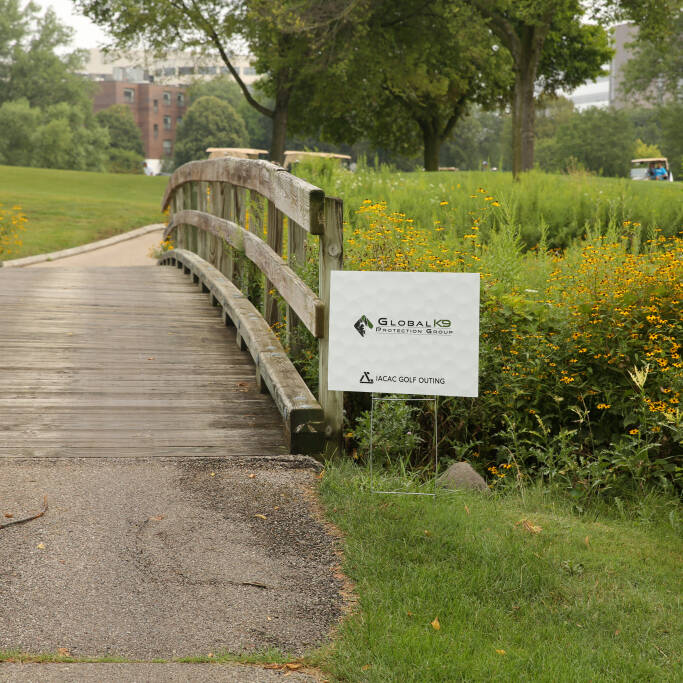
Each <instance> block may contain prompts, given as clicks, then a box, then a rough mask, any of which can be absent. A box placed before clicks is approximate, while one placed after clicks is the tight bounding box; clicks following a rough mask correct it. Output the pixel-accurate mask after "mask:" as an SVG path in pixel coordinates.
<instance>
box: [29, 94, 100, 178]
mask: <svg viewBox="0 0 683 683" xmlns="http://www.w3.org/2000/svg"><path fill="white" fill-rule="evenodd" d="M31 143H32V148H33V151H32V155H31V165H32V166H39V167H42V168H64V169H71V170H75V171H102V170H104V162H105V159H106V156H107V147H108V145H109V135H108V133H107V131H106V130H105V129H103V128H100V127H99V126H98V125H97V124H96V122H95V116H94V114H93V113H92V108H91V107H88V108H86V107H83V106H82V105H80V104H69V103H68V102H60V103H59V104H55V105H52V106H50V107H48V108H47V109H45V110H44V111H43V114H42V122H41V125H39V126H38V128H37V129H36V130H35V132H34V133H33V135H32V137H31Z"/></svg>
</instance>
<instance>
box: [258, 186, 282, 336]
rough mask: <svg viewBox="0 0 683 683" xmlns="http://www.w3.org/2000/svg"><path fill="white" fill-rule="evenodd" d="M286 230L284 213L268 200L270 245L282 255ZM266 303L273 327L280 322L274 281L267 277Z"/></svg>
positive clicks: (267, 315) (267, 317)
mask: <svg viewBox="0 0 683 683" xmlns="http://www.w3.org/2000/svg"><path fill="white" fill-rule="evenodd" d="M283 231H284V220H283V216H282V213H281V212H280V211H278V209H277V207H276V206H275V204H274V202H272V201H271V200H268V236H267V242H268V246H269V247H270V248H271V249H272V250H273V251H274V252H275V253H276V254H277V255H278V256H282V238H283ZM265 288H266V289H265V303H264V310H263V312H264V317H265V319H266V321H267V323H268V324H269V325H270V326H271V327H272V326H273V325H275V324H276V323H277V322H279V318H280V316H279V314H278V310H277V299H276V298H275V296H273V295H272V294H271V293H270V291H271V289H273V283H272V282H271V281H270V280H269V279H268V278H266V284H265Z"/></svg>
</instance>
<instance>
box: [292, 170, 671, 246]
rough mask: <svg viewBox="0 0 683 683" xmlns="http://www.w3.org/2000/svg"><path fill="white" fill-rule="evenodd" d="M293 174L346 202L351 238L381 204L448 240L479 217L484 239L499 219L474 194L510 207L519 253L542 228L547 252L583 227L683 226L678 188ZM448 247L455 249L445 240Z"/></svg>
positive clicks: (563, 180)
mask: <svg viewBox="0 0 683 683" xmlns="http://www.w3.org/2000/svg"><path fill="white" fill-rule="evenodd" d="M296 173H297V174H298V175H301V176H302V177H303V178H305V179H306V180H308V181H309V182H311V183H313V184H314V185H317V186H318V187H322V188H323V189H324V190H325V192H326V193H327V194H329V195H331V196H335V197H342V198H343V199H344V220H345V221H346V224H347V227H346V228H345V230H346V231H348V233H349V234H350V233H351V232H353V230H355V229H357V228H362V227H363V226H364V225H365V223H364V222H363V219H362V215H361V214H358V213H357V211H358V208H359V207H360V206H361V205H362V204H363V202H364V200H366V199H368V198H371V199H372V201H373V202H381V201H385V202H387V204H388V207H389V210H390V211H392V212H393V211H395V212H399V213H403V214H405V215H406V216H408V217H409V218H411V219H413V220H414V221H415V225H416V226H417V227H418V228H419V229H420V230H422V231H430V230H433V229H434V228H436V227H443V228H445V229H444V235H445V237H447V238H448V239H449V240H450V239H451V238H453V237H458V238H461V237H462V236H463V235H465V234H467V233H468V232H470V227H471V226H472V217H473V216H474V217H477V218H479V219H480V221H479V224H480V225H481V226H482V228H481V232H482V233H483V234H484V238H483V239H484V240H485V239H486V237H485V236H486V234H487V233H488V232H489V231H491V230H493V229H494V228H496V226H497V225H498V218H497V216H498V214H497V213H496V212H495V211H493V209H492V208H489V209H487V210H486V211H484V212H482V211H481V208H482V202H483V200H482V193H481V192H479V188H482V189H484V190H486V193H488V194H489V195H491V196H493V197H495V198H496V199H497V200H498V201H499V202H500V203H505V204H506V205H507V206H509V207H510V210H511V211H512V221H513V222H514V223H515V224H516V225H518V226H519V228H520V233H521V237H522V240H523V242H524V247H525V249H531V248H533V247H535V246H536V245H537V244H538V243H539V242H540V241H541V238H542V235H543V231H544V228H543V226H546V233H547V234H546V239H547V246H548V248H550V249H558V248H559V249H561V248H565V247H567V246H569V245H570V244H571V243H572V242H573V241H574V240H576V239H579V238H581V237H582V236H583V235H584V234H585V232H586V225H590V226H592V227H593V228H594V229H596V230H599V231H600V232H601V233H603V234H604V233H606V232H607V230H608V228H609V226H610V224H613V225H620V224H622V223H623V222H624V221H631V222H632V223H634V222H635V223H640V224H641V225H642V227H643V230H645V231H646V232H651V231H653V230H655V229H661V230H662V234H663V235H665V236H668V237H671V236H673V235H676V234H677V233H678V231H679V230H680V229H681V225H683V205H681V202H680V201H679V198H680V186H679V185H678V184H677V183H659V184H656V185H655V184H652V183H651V184H648V183H637V182H633V181H631V180H628V179H611V178H591V177H585V176H582V175H573V176H559V175H551V174H547V173H540V172H532V173H528V174H525V175H524V177H523V178H521V179H520V181H519V182H513V181H512V178H511V176H510V174H509V173H499V172H498V173H491V172H460V173H452V172H441V173H432V174H425V173H421V172H417V173H397V172H393V171H392V170H391V169H390V168H389V167H386V166H382V167H380V168H378V169H376V170H375V169H373V168H370V167H368V166H367V165H366V164H365V163H364V162H363V160H361V161H360V162H359V164H358V169H357V171H356V172H355V173H352V172H350V171H346V170H344V169H342V168H339V167H338V166H337V165H329V166H327V167H325V170H324V172H322V171H321V166H320V165H319V164H316V163H311V162H305V163H301V164H298V165H297V168H296ZM442 202H445V203H444V204H442ZM483 204H484V205H487V203H486V202H483ZM437 221H438V224H437ZM448 244H449V245H451V246H453V247H454V248H455V246H454V245H452V244H451V242H450V241H449V242H448Z"/></svg>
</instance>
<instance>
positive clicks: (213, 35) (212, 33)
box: [180, 0, 275, 119]
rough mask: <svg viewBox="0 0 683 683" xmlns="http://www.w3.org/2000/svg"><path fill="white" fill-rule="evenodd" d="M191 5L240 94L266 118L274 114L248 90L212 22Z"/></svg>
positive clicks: (193, 0)
mask: <svg viewBox="0 0 683 683" xmlns="http://www.w3.org/2000/svg"><path fill="white" fill-rule="evenodd" d="M180 4H181V5H182V6H183V8H184V11H185V13H186V15H187V16H188V18H190V19H191V17H192V14H191V10H190V8H189V7H187V5H185V3H184V2H182V0H180ZM192 6H193V7H194V10H195V12H196V14H197V17H198V18H199V23H200V26H199V27H198V28H201V29H202V30H203V31H204V33H206V34H207V36H208V37H209V39H210V40H211V42H212V43H213V44H214V45H215V46H216V49H217V50H218V53H219V54H220V56H221V59H222V60H223V63H224V64H225V66H227V67H228V71H229V72H230V75H231V76H232V77H233V78H234V79H235V81H236V83H237V85H238V86H239V87H240V90H241V91H242V94H243V95H244V97H245V99H246V100H247V102H248V103H249V104H250V105H251V106H252V107H253V108H254V109H256V111H257V112H259V113H260V114H263V115H264V116H267V117H268V118H271V119H272V118H273V117H274V116H275V112H274V111H273V110H272V109H269V108H268V107H264V106H263V105H262V104H261V103H260V102H258V101H257V100H256V99H255V98H254V96H253V95H252V94H251V92H249V88H248V87H247V85H246V83H245V82H244V81H243V80H242V79H241V78H240V75H239V73H238V71H237V69H235V67H234V66H233V65H232V62H231V61H230V57H229V56H228V53H227V51H226V49H225V47H224V46H223V43H222V41H221V39H220V37H219V35H218V33H217V32H216V29H215V28H214V27H213V24H211V22H209V21H208V20H207V19H206V18H205V17H204V15H203V14H202V12H201V10H200V9H199V7H198V6H197V2H196V0H192Z"/></svg>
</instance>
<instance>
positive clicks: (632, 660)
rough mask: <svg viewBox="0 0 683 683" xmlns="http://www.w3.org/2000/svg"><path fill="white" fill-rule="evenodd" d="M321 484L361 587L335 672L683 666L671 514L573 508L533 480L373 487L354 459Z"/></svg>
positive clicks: (649, 674)
mask: <svg viewBox="0 0 683 683" xmlns="http://www.w3.org/2000/svg"><path fill="white" fill-rule="evenodd" d="M322 493H323V497H324V500H325V503H326V505H327V507H328V511H329V514H330V516H331V517H332V519H333V521H334V522H335V523H336V524H337V525H338V526H339V527H340V528H341V530H342V531H343V533H344V534H345V536H346V540H345V567H344V568H345V571H346V573H347V575H348V576H349V577H350V578H351V579H352V580H353V581H354V582H355V583H356V588H357V592H358V595H359V609H358V611H357V613H356V614H355V615H354V616H352V617H351V618H349V619H348V620H347V621H346V622H345V623H344V625H343V626H342V628H341V633H340V637H339V639H338V640H337V642H336V645H335V647H334V649H333V650H332V652H331V653H329V654H328V655H326V656H324V662H323V666H324V667H325V668H328V667H329V669H330V670H331V671H332V672H333V673H334V674H335V676H337V677H339V678H340V679H341V680H353V681H401V682H403V681H420V682H422V681H459V680H482V681H483V680H515V681H520V680H534V681H588V680H592V681H627V680H628V681H633V680H643V681H644V680H651V681H653V680H657V681H675V680H681V679H682V678H683V670H682V668H681V659H680V655H681V650H680V645H681V642H683V629H682V623H683V620H682V619H681V616H683V615H682V614H681V600H680V598H681V595H680V578H681V574H680V568H681V566H682V562H681V560H682V559H683V558H682V557H681V544H680V533H679V532H677V531H676V530H675V529H674V527H672V525H671V524H670V523H668V522H666V521H660V522H650V523H645V522H643V521H642V520H641V521H640V522H638V523H635V522H633V521H626V520H617V519H615V518H614V516H613V515H612V516H611V517H604V516H602V517H599V518H598V519H597V520H596V518H595V517H593V518H587V516H583V517H578V516H576V515H573V514H571V512H569V511H568V510H567V509H563V506H558V505H552V504H549V503H548V501H547V499H546V500H543V496H542V495H539V494H538V493H534V492H528V493H527V497H526V499H523V497H520V496H518V495H510V496H506V497H503V498H498V497H489V498H488V499H486V498H482V497H481V495H480V494H468V493H462V492H459V493H451V494H443V495H441V496H440V497H438V498H437V499H436V501H434V500H432V499H424V498H419V499H416V497H414V496H386V495H377V494H374V495H373V494H370V493H369V492H368V490H367V478H366V477H364V475H362V474H360V473H358V472H356V473H352V472H349V470H348V469H347V468H342V469H335V468H332V470H328V473H327V475H326V477H325V479H324V480H323V485H322ZM646 507H647V506H644V508H646ZM524 519H528V520H529V521H530V522H532V524H533V525H535V526H540V527H541V528H542V530H541V531H540V532H539V533H531V532H529V531H527V530H525V529H524V528H523V526H522V525H520V524H519V522H520V521H521V520H524ZM435 618H438V621H439V623H440V629H439V630H438V631H437V630H435V629H434V628H433V627H432V625H431V623H432V622H433V620H434V619H435Z"/></svg>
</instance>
